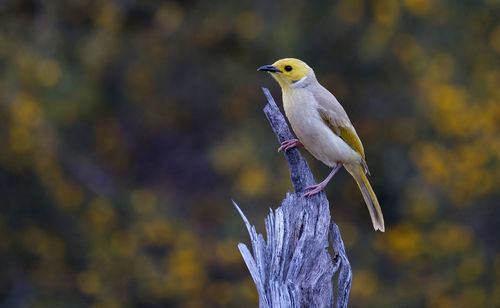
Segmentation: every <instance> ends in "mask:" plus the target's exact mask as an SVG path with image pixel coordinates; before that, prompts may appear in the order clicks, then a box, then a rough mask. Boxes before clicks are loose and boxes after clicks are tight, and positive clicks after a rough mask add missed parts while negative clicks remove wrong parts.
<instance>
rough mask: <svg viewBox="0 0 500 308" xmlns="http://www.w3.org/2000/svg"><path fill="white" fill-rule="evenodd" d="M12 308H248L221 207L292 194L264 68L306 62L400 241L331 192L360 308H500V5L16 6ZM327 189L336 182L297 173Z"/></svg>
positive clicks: (2, 79) (0, 282)
mask: <svg viewBox="0 0 500 308" xmlns="http://www.w3.org/2000/svg"><path fill="white" fill-rule="evenodd" d="M0 18H1V19H0V142H1V145H2V146H1V148H0V183H1V185H0V190H1V191H0V193H1V196H2V199H1V200H2V206H1V208H0V237H1V238H2V241H1V242H0V258H1V262H2V266H1V270H0V305H2V306H5V307H87V306H89V307H94V308H97V307H135V306H137V307H140V306H148V307H160V306H162V307H252V306H256V305H257V300H258V299H257V293H256V291H255V288H254V286H253V282H252V280H251V278H250V275H249V274H248V272H247V270H246V268H245V267H244V264H243V262H242V259H241V257H240V255H239V252H238V251H237V247H236V244H237V242H238V241H240V240H245V239H246V235H245V233H244V232H245V230H244V226H243V224H242V222H241V221H240V219H239V217H238V215H237V213H236V211H235V210H234V209H233V208H232V205H231V202H230V199H231V198H234V199H235V200H238V203H239V204H241V205H245V204H246V207H248V208H249V209H247V210H245V211H246V212H247V213H248V214H249V216H250V217H253V218H252V221H255V222H257V221H262V220H263V217H264V216H265V215H266V213H267V211H268V210H267V209H268V207H269V206H273V207H274V206H276V205H277V204H279V203H280V201H281V198H283V197H284V194H285V192H286V190H287V189H291V187H290V186H291V185H290V180H289V177H288V171H287V169H286V164H285V162H284V159H283V157H282V155H281V154H277V153H276V149H277V147H278V144H277V143H276V140H275V139H274V135H273V133H272V132H271V131H270V128H269V126H268V124H267V122H266V120H265V117H264V115H263V113H262V111H261V109H262V107H263V106H264V104H265V102H266V101H265V98H264V97H263V95H262V93H261V91H260V87H261V86H266V87H270V88H271V89H272V91H273V93H274V95H275V97H276V98H278V97H279V91H278V86H277V85H276V84H275V82H274V81H272V80H271V78H270V77H269V76H266V75H265V74H263V73H259V72H257V71H256V69H257V67H259V66H261V65H264V64H270V63H272V62H274V61H275V60H277V59H278V58H283V57H297V58H301V59H303V60H304V61H306V62H307V63H308V64H310V65H311V66H312V67H313V68H314V69H315V71H316V75H317V77H318V79H319V81H320V82H321V83H322V84H324V85H325V86H326V87H327V88H328V89H330V90H331V91H332V92H333V93H334V94H335V95H336V96H337V98H338V99H339V100H340V101H341V102H342V103H343V105H344V107H345V109H346V110H347V112H348V114H349V115H350V116H351V119H352V120H353V122H354V125H355V126H356V129H357V131H358V134H359V135H360V137H361V139H362V140H363V144H364V146H365V151H366V160H367V163H368V165H369V166H370V170H371V173H372V177H371V179H370V181H371V183H372V185H373V186H374V190H375V191H376V193H377V195H378V197H379V201H380V203H381V206H382V209H383V212H384V214H385V217H386V230H387V232H386V233H384V234H382V233H375V232H373V230H372V227H371V224H370V219H369V217H368V213H367V211H366V208H365V206H364V204H363V201H362V199H361V195H360V194H359V191H358V190H357V187H356V186H355V183H354V181H352V179H351V178H349V177H348V176H346V173H344V174H340V175H337V176H336V177H335V179H334V180H333V181H332V182H331V183H330V184H329V185H328V187H327V192H328V196H329V199H330V200H331V204H332V215H333V217H334V219H335V221H336V222H337V223H338V225H339V227H340V230H341V232H342V233H343V236H344V238H345V243H346V246H347V250H348V254H349V256H350V259H351V262H352V266H353V269H354V280H353V286H352V294H351V303H352V306H353V307H498V306H499V305H500V296H499V294H500V289H499V287H498V286H499V285H500V253H499V244H498V243H499V242H498V236H499V234H498V218H497V217H499V215H500V213H499V209H498V206H497V202H498V200H499V198H500V154H499V153H500V139H499V138H498V136H500V87H499V86H498V85H499V84H500V22H499V20H500V1H498V0H485V1H465V0H464V1H451V0H446V1H435V0H404V1H403V0H401V1H398V0H378V1H365V0H339V1H335V2H331V1H315V2H298V1H279V2H272V1H268V2H266V1H259V2H254V1H118V0H116V1H112V0H95V1H91V0H78V1H61V0H57V1H29V0H23V1H4V2H3V3H2V4H0ZM306 158H308V160H309V162H310V163H311V164H312V165H313V167H314V171H315V174H316V178H317V179H318V180H319V179H322V178H323V176H325V175H326V174H327V173H328V170H327V168H326V167H325V166H323V165H321V164H320V163H317V162H315V161H314V160H313V159H312V158H311V157H310V156H306Z"/></svg>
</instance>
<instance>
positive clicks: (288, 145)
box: [278, 139, 304, 152]
mask: <svg viewBox="0 0 500 308" xmlns="http://www.w3.org/2000/svg"><path fill="white" fill-rule="evenodd" d="M303 146H304V145H303V144H302V142H300V141H299V139H290V140H285V141H283V142H282V143H281V146H280V147H279V149H278V152H279V151H281V150H284V151H285V152H286V151H288V150H291V149H293V148H301V147H303Z"/></svg>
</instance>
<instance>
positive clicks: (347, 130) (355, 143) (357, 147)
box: [319, 110, 365, 159]
mask: <svg viewBox="0 0 500 308" xmlns="http://www.w3.org/2000/svg"><path fill="white" fill-rule="evenodd" d="M319 113H320V115H321V118H322V119H323V121H324V122H325V124H327V125H328V127H330V129H331V130H332V131H333V132H334V133H335V134H336V135H337V136H339V137H340V138H342V140H344V141H345V142H346V143H347V144H348V145H349V146H350V147H351V148H353V150H354V151H356V152H358V153H359V155H361V157H362V158H363V159H365V150H364V149H363V144H362V143H361V140H360V139H359V137H358V134H356V131H355V130H354V127H352V125H351V126H339V125H336V124H335V121H333V120H332V119H331V117H330V116H329V115H328V114H327V113H325V112H324V111H322V110H320V111H319Z"/></svg>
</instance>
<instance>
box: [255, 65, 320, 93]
mask: <svg viewBox="0 0 500 308" xmlns="http://www.w3.org/2000/svg"><path fill="white" fill-rule="evenodd" d="M257 70H258V71H264V72H269V73H270V74H271V76H273V78H274V79H276V81H278V83H279V84H280V86H281V88H285V87H292V86H298V85H300V84H303V82H304V81H305V80H306V79H313V78H315V77H314V71H313V70H312V68H310V67H309V65H307V64H306V63H305V62H303V61H301V60H299V59H294V58H285V59H281V60H278V61H276V62H274V63H273V64H271V65H264V66H261V67H259V68H258V69H257ZM310 77H311V78H310Z"/></svg>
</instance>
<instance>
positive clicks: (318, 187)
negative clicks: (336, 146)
mask: <svg viewBox="0 0 500 308" xmlns="http://www.w3.org/2000/svg"><path fill="white" fill-rule="evenodd" d="M340 168H342V164H341V163H337V166H335V168H333V170H332V172H330V174H329V175H328V176H327V177H326V179H324V180H323V182H321V183H319V184H316V185H311V186H307V187H306V188H305V189H312V190H311V191H308V192H306V193H305V194H303V195H302V197H309V196H312V195H315V194H317V193H319V192H320V191H322V190H323V189H324V188H325V186H326V184H328V182H329V181H330V180H331V179H332V178H333V176H334V175H335V173H337V171H339V170H340Z"/></svg>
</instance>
